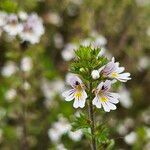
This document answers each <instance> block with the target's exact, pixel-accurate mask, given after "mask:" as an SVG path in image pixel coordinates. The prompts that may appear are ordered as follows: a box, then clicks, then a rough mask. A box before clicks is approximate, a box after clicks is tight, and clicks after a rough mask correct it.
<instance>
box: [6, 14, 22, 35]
mask: <svg viewBox="0 0 150 150" xmlns="http://www.w3.org/2000/svg"><path fill="white" fill-rule="evenodd" d="M3 29H4V31H5V32H7V33H8V34H9V35H10V36H12V37H14V36H16V35H17V34H19V33H20V32H21V31H22V29H23V27H22V24H20V23H18V17H17V15H15V14H11V15H9V16H8V17H7V24H6V25H5V26H4V27H3Z"/></svg>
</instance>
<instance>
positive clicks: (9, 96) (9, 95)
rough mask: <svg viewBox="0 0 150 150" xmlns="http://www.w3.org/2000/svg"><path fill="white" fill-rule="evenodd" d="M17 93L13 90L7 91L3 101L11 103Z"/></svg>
mask: <svg viewBox="0 0 150 150" xmlns="http://www.w3.org/2000/svg"><path fill="white" fill-rule="evenodd" d="M16 95H17V92H16V90H15V89H9V90H8V91H7V92H6V94H5V99H6V100H7V101H9V102H12V101H13V99H14V98H15V97H16Z"/></svg>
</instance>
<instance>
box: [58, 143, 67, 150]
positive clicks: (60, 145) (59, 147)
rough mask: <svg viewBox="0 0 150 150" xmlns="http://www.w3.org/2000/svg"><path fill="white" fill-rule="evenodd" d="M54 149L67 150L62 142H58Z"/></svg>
mask: <svg viewBox="0 0 150 150" xmlns="http://www.w3.org/2000/svg"><path fill="white" fill-rule="evenodd" d="M56 150H67V149H66V148H65V147H64V145H63V144H58V145H57V146H56Z"/></svg>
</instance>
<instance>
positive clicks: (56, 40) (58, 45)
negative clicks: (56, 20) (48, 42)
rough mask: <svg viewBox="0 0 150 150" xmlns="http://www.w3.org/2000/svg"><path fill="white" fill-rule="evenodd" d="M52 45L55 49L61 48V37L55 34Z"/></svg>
mask: <svg viewBox="0 0 150 150" xmlns="http://www.w3.org/2000/svg"><path fill="white" fill-rule="evenodd" d="M54 43H55V47H56V48H62V47H63V44H64V39H63V36H62V35H61V34H60V33H56V34H55V36H54Z"/></svg>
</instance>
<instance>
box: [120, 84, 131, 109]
mask: <svg viewBox="0 0 150 150" xmlns="http://www.w3.org/2000/svg"><path fill="white" fill-rule="evenodd" d="M119 95H120V103H121V105H122V106H123V107H125V108H130V107H131V106H132V104H133V101H132V99H131V96H130V92H129V91H128V90H127V89H126V88H125V87H122V88H120V89H119Z"/></svg>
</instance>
